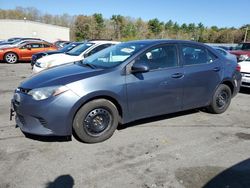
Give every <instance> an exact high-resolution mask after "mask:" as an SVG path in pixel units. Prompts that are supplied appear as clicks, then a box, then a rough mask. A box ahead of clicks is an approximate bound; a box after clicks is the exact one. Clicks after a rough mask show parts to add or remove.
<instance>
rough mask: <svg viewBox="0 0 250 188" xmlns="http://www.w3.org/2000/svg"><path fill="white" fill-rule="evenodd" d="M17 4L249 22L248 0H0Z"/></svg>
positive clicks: (56, 10) (221, 23) (6, 5)
mask: <svg viewBox="0 0 250 188" xmlns="http://www.w3.org/2000/svg"><path fill="white" fill-rule="evenodd" d="M17 6H21V7H24V8H25V7H35V8H37V9H38V10H40V11H41V13H44V14H45V13H49V14H53V15H56V14H63V13H67V14H70V15H79V14H83V15H92V14H94V13H101V14H102V15H103V17H104V18H110V17H111V16H112V15H114V14H120V15H122V16H129V17H132V18H142V19H143V20H145V21H148V20H150V19H154V18H158V19H159V20H160V21H163V22H167V21H168V20H170V19H171V20H172V21H174V22H177V23H179V24H183V23H187V24H189V23H196V24H197V23H199V22H201V23H203V24H204V25H205V26H208V27H211V26H214V25H215V26H217V27H236V28H238V27H241V26H243V25H245V24H250V18H249V9H248V8H249V7H250V0H154V1H152V0H151V1H149V0H125V1H121V0H71V1H69V0H42V1H41V0H10V1H7V0H0V9H14V8H15V7H17Z"/></svg>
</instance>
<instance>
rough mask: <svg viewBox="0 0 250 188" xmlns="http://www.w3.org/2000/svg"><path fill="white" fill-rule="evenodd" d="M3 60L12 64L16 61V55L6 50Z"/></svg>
mask: <svg viewBox="0 0 250 188" xmlns="http://www.w3.org/2000/svg"><path fill="white" fill-rule="evenodd" d="M4 60H5V61H6V62H7V63H9V64H14V63H17V60H18V57H17V55H16V54H15V53H13V52H8V53H6V54H5V56H4Z"/></svg>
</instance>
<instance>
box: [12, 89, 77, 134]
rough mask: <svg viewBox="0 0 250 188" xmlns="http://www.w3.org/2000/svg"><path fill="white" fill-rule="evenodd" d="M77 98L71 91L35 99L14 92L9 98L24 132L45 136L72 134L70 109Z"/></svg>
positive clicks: (18, 123)
mask: <svg viewBox="0 0 250 188" xmlns="http://www.w3.org/2000/svg"><path fill="white" fill-rule="evenodd" d="M78 100H79V96H77V95H76V94H75V93H73V92H72V91H70V90H69V91H66V92H64V93H62V94H60V95H58V96H55V97H50V98H48V99H45V100H41V101H36V100H34V99H33V98H32V97H31V96H30V95H28V94H25V93H21V92H16V93H15V94H14V97H13V99H12V100H11V104H12V108H13V109H12V110H14V111H15V113H16V116H15V120H16V124H17V126H18V127H20V129H21V130H22V131H23V132H25V133H30V134H35V135H44V136H45V135H46V136H68V135H71V134H72V122H73V116H72V115H71V110H72V109H73V106H74V104H75V103H76V102H77V101H78Z"/></svg>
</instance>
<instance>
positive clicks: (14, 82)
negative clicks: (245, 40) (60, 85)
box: [0, 63, 250, 188]
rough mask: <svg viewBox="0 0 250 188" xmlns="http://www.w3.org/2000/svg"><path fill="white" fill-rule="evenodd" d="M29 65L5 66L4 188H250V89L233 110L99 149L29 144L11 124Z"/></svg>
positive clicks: (0, 72)
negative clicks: (17, 93)
mask: <svg viewBox="0 0 250 188" xmlns="http://www.w3.org/2000/svg"><path fill="white" fill-rule="evenodd" d="M30 72H31V70H30V66H29V65H28V64H24V63H22V64H16V65H7V64H0V76H1V77H0V188H7V187H24V188H34V187H36V188H39V187H48V188H52V187H60V188H61V187H72V186H74V187H101V188H105V187H107V188H109V187H114V188H118V187H119V188H123V187H124V188H128V187H143V188H151V187H152V188H155V187H180V188H181V187H186V188H196V187H216V188H217V187H228V188H232V187H233V188H234V187H250V157H249V156H250V129H249V128H250V102H249V99H250V91H249V90H244V91H242V92H241V93H240V94H238V95H237V96H236V98H234V100H233V101H232V104H231V106H230V108H229V109H228V111H227V112H226V113H224V114H222V115H212V114H208V113H205V112H201V111H198V110H192V111H188V112H183V113H177V114H173V115H168V116H163V117H158V118H153V119H148V120H143V121H139V122H135V123H131V124H129V125H127V126H122V127H120V128H119V130H117V131H116V132H115V134H114V135H113V137H112V138H110V139H109V140H107V141H105V142H103V143H99V144H84V143H81V142H79V141H77V140H76V139H74V138H73V139H72V141H64V140H63V139H56V138H53V139H41V138H38V137H33V138H26V137H25V136H24V135H23V134H22V133H21V132H20V130H19V129H18V128H15V123H14V121H12V122H10V121H9V101H10V99H11V97H12V91H13V90H14V89H15V88H16V87H17V86H18V84H19V83H20V82H21V81H22V80H23V79H25V78H26V77H28V76H29V75H30Z"/></svg>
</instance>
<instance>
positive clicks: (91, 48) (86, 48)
mask: <svg viewBox="0 0 250 188" xmlns="http://www.w3.org/2000/svg"><path fill="white" fill-rule="evenodd" d="M118 43H120V42H117V41H106V40H91V41H87V42H84V43H82V44H80V45H78V46H76V47H75V48H73V49H72V50H70V51H68V52H66V53H60V54H52V55H48V56H44V57H42V58H40V59H38V60H37V61H36V63H35V65H34V67H33V73H38V72H40V71H42V70H45V69H47V68H50V67H54V66H57V65H62V64H66V63H71V62H75V61H80V60H83V59H84V58H86V57H88V56H90V55H92V54H94V53H96V52H99V51H101V50H103V49H105V48H107V47H109V46H112V45H115V44H118Z"/></svg>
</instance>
